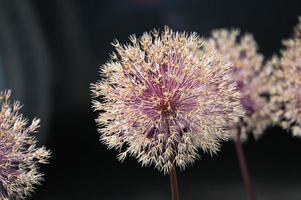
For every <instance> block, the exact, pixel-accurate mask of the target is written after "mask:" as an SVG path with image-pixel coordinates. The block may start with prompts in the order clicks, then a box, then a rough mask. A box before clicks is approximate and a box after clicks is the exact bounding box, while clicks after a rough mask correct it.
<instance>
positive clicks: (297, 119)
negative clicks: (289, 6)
mask: <svg viewBox="0 0 301 200" xmlns="http://www.w3.org/2000/svg"><path fill="white" fill-rule="evenodd" d="M283 44H284V46H285V49H284V50H283V51H282V52H281V55H282V57H281V60H280V65H281V67H282V70H283V74H281V75H282V78H283V80H284V82H282V84H281V87H282V91H281V93H280V95H281V98H282V101H283V107H282V108H283V112H282V113H281V114H282V115H281V117H280V120H281V125H282V126H283V127H284V128H287V129H288V128H289V129H291V130H292V132H293V134H294V135H298V136H301V78H300V77H301V17H300V18H299V24H298V25H297V26H296V27H295V30H294V35H293V37H292V38H291V39H288V40H285V41H284V42H283Z"/></svg>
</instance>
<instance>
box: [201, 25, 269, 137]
mask: <svg viewBox="0 0 301 200" xmlns="http://www.w3.org/2000/svg"><path fill="white" fill-rule="evenodd" d="M257 49H258V48H257V44H256V42H255V40H254V38H253V37H252V35H250V34H245V35H242V36H240V32H239V31H238V30H231V31H228V30H225V29H220V30H215V31H213V33H212V37H211V38H209V39H207V40H206V43H205V48H204V50H205V52H212V51H216V52H217V53H219V54H221V56H224V57H225V58H226V59H227V60H228V61H229V62H230V63H231V64H232V65H233V68H234V70H233V71H234V73H233V79H234V80H235V81H236V83H237V84H238V88H239V91H240V92H241V94H242V98H241V104H242V106H243V108H244V110H245V111H246V115H245V116H244V117H243V118H242V119H241V122H240V124H238V125H237V124H233V125H232V127H233V135H234V136H236V133H237V131H240V132H241V133H242V134H241V137H242V138H246V133H247V132H252V133H253V134H254V136H255V137H258V136H260V135H261V134H262V133H263V132H264V130H265V128H266V127H267V126H268V125H269V124H271V123H272V120H271V116H270V112H269V111H270V106H271V104H270V102H269V101H270V99H269V97H270V95H271V89H272V87H270V86H271V84H270V80H271V79H270V77H271V76H272V75H271V73H272V71H271V68H266V67H264V66H265V65H264V64H263V56H262V55H261V54H259V53H258V51H257ZM238 128H239V129H240V130H238Z"/></svg>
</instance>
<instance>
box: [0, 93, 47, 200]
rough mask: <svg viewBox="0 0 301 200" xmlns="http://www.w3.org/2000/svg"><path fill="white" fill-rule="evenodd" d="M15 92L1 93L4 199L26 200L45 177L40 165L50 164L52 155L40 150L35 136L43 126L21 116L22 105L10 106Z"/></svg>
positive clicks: (1, 194)
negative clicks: (39, 127) (28, 122)
mask: <svg viewBox="0 0 301 200" xmlns="http://www.w3.org/2000/svg"><path fill="white" fill-rule="evenodd" d="M10 95H11V92H10V91H6V92H4V93H3V92H1V93H0V102H1V112H0V199H3V200H8V199H23V198H25V197H26V196H28V195H29V194H30V193H31V192H32V191H33V189H34V185H35V184H39V183H40V181H41V179H42V174H41V173H39V172H38V166H37V165H38V164H39V163H47V160H48V158H49V155H50V152H49V151H47V150H46V149H45V148H44V147H42V148H37V147H36V140H35V138H34V137H33V136H32V134H33V133H34V132H35V131H36V129H37V128H38V126H39V120H33V121H32V123H31V124H30V125H29V126H26V124H27V120H26V119H25V118H24V117H23V116H22V115H21V114H20V113H19V110H20V107H21V106H20V104H19V103H18V102H15V103H13V104H10V102H9V98H10Z"/></svg>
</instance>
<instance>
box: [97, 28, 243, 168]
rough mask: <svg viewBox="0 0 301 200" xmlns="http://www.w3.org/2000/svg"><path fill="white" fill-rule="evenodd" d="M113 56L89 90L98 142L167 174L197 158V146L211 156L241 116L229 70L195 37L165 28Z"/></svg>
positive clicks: (135, 40) (120, 48)
mask: <svg viewBox="0 0 301 200" xmlns="http://www.w3.org/2000/svg"><path fill="white" fill-rule="evenodd" d="M130 41H131V43H130V44H126V45H121V44H119V42H117V41H115V42H114V43H113V45H114V46H115V48H116V51H115V52H114V53H113V54H112V56H111V60H109V61H108V62H107V63H106V64H105V65H104V66H103V67H102V68H101V76H102V80H101V81H99V82H97V83H96V84H92V92H93V95H94V98H95V100H94V101H93V108H94V109H95V110H97V111H99V117H98V118H97V120H96V121H97V123H98V124H99V127H100V129H99V132H100V133H101V141H102V142H103V143H105V144H106V145H107V146H108V147H109V148H115V149H118V150H119V151H120V154H119V156H118V157H119V159H120V160H124V158H125V157H126V156H127V155H130V156H133V157H136V158H137V159H138V161H139V162H141V163H142V165H143V166H144V165H150V164H153V165H154V166H155V167H156V168H157V169H159V170H160V171H161V170H163V171H164V173H169V172H170V170H171V169H172V168H173V166H174V165H176V166H178V167H180V168H182V169H183V168H184V167H185V166H186V165H187V164H189V163H193V162H194V160H195V159H196V158H197V157H198V154H197V148H201V149H203V150H204V151H205V152H209V153H215V152H217V150H218V149H219V145H220V141H221V140H225V139H227V137H228V136H229V135H228V132H227V126H228V124H229V123H233V121H234V120H235V119H237V118H238V116H241V115H243V111H242V107H241V105H240V100H239V98H240V94H239V92H238V91H237V89H236V84H235V83H234V81H233V80H232V76H231V75H232V74H231V73H232V70H231V67H230V66H231V65H230V64H229V63H228V62H226V61H225V60H224V59H223V58H222V57H221V56H219V55H217V54H215V53H214V52H208V53H199V52H200V49H201V48H202V46H203V42H202V40H201V39H200V38H199V36H198V35H197V34H196V33H191V34H187V33H179V32H173V31H172V30H170V29H169V28H167V27H166V28H165V30H164V31H163V32H161V33H160V32H158V31H156V30H154V31H153V32H152V33H144V34H143V35H142V36H141V37H140V38H136V37H135V36H134V35H132V36H131V37H130Z"/></svg>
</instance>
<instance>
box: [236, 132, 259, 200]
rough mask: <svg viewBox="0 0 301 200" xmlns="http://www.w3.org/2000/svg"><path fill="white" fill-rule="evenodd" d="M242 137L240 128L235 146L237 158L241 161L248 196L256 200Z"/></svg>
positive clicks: (250, 199) (240, 165) (241, 170)
mask: <svg viewBox="0 0 301 200" xmlns="http://www.w3.org/2000/svg"><path fill="white" fill-rule="evenodd" d="M240 135H241V128H238V131H237V138H236V140H235V142H234V144H235V150H236V154H237V158H238V161H239V167H240V172H241V175H242V178H243V181H244V185H245V189H246V192H247V194H248V199H249V200H255V193H254V188H253V185H252V180H251V176H250V173H249V169H248V164H247V161H246V157H245V154H244V152H243V149H242V144H241V139H240Z"/></svg>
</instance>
